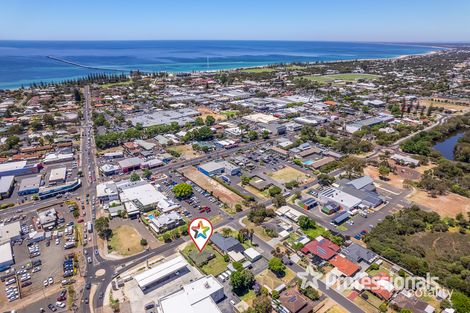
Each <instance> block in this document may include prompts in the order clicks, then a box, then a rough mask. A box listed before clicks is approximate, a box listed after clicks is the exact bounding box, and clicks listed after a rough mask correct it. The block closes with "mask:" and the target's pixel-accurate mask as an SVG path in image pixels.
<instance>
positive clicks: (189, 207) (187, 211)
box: [158, 172, 224, 219]
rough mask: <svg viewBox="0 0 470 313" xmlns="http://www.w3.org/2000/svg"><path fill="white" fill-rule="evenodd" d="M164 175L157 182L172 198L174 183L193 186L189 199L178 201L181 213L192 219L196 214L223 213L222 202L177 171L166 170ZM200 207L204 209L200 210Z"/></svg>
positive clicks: (207, 215)
mask: <svg viewBox="0 0 470 313" xmlns="http://www.w3.org/2000/svg"><path fill="white" fill-rule="evenodd" d="M166 175H167V177H168V178H167V179H164V180H161V181H158V183H159V184H161V189H162V192H163V193H164V194H165V195H167V196H168V197H170V198H172V199H174V200H176V199H175V197H174V194H173V192H172V188H173V186H174V185H176V184H180V183H188V184H190V185H192V186H193V196H192V197H191V198H190V199H186V200H183V201H180V203H181V208H182V214H183V215H185V216H186V217H187V218H188V219H192V218H194V217H196V216H204V217H208V218H211V217H215V216H217V215H220V214H224V211H223V210H221V207H222V206H223V203H222V202H220V201H218V200H217V199H216V198H215V197H212V196H211V195H210V194H209V193H208V192H207V191H205V190H203V189H202V188H200V187H199V186H197V185H196V184H194V183H193V182H191V181H190V180H188V179H186V178H184V177H183V176H182V175H181V174H179V173H178V172H176V173H169V172H167V173H166ZM176 201H179V200H176ZM202 208H206V209H204V210H202ZM207 208H209V209H207Z"/></svg>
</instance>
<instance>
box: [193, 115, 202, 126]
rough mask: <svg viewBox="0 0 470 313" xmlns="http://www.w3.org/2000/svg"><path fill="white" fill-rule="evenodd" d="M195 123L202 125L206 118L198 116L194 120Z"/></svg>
mask: <svg viewBox="0 0 470 313" xmlns="http://www.w3.org/2000/svg"><path fill="white" fill-rule="evenodd" d="M194 124H196V126H202V125H204V120H203V119H202V117H200V116H199V117H196V119H195V120H194Z"/></svg>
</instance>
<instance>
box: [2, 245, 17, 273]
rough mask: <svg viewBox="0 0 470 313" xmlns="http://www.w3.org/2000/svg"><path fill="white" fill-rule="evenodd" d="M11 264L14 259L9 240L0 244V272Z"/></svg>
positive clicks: (13, 262)
mask: <svg viewBox="0 0 470 313" xmlns="http://www.w3.org/2000/svg"><path fill="white" fill-rule="evenodd" d="M13 264H15V259H14V258H13V251H12V250H11V244H10V243H9V242H6V243H3V244H0V272H2V271H5V270H7V269H8V268H10V266H12V265H13Z"/></svg>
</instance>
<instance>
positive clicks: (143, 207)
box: [117, 181, 179, 212]
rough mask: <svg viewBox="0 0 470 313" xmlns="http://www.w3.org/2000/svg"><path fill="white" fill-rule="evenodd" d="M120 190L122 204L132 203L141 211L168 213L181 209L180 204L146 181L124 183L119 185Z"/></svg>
mask: <svg viewBox="0 0 470 313" xmlns="http://www.w3.org/2000/svg"><path fill="white" fill-rule="evenodd" d="M117 188H118V190H119V189H120V193H119V197H120V199H121V202H122V203H126V202H132V203H133V204H134V205H135V206H136V207H137V208H138V209H139V210H140V211H143V212H145V211H150V210H153V209H155V208H158V209H160V210H161V211H164V212H168V211H172V210H174V209H176V208H178V207H179V205H178V204H176V203H175V202H173V201H172V200H171V199H169V198H167V197H166V196H165V195H164V194H163V193H161V192H160V191H158V190H157V189H156V188H155V187H154V186H153V185H152V184H149V183H148V182H145V181H138V182H129V183H126V182H124V183H122V184H121V185H119V184H118V185H117Z"/></svg>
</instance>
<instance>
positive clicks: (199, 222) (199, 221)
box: [188, 217, 214, 252]
mask: <svg viewBox="0 0 470 313" xmlns="http://www.w3.org/2000/svg"><path fill="white" fill-rule="evenodd" d="M213 232H214V227H212V223H211V222H210V221H209V220H208V219H206V218H204V217H198V218H195V219H193V220H192V221H191V223H189V226H188V234H189V237H191V240H192V241H193V242H194V244H195V245H196V247H197V249H198V250H199V252H201V251H202V249H204V247H205V246H206V244H207V243H208V242H209V239H210V238H211V236H212V234H213Z"/></svg>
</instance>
